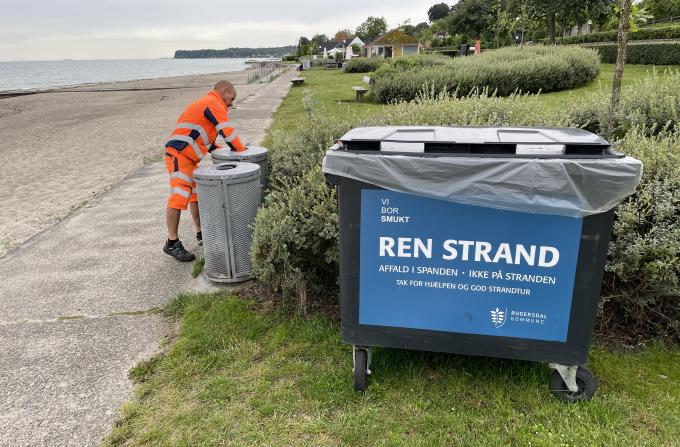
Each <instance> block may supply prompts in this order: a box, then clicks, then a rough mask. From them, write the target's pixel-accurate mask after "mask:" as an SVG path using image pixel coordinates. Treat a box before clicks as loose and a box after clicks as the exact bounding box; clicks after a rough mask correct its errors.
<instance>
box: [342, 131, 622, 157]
mask: <svg viewBox="0 0 680 447" xmlns="http://www.w3.org/2000/svg"><path fill="white" fill-rule="evenodd" d="M339 141H341V142H342V144H343V147H341V148H340V149H344V150H349V151H356V152H383V153H401V154H410V155H418V156H428V155H433V156H441V155H442V154H446V156H453V157H455V156H467V157H469V156H481V157H488V156H492V157H541V158H543V157H547V158H555V157H557V158H619V157H623V155H622V154H619V153H617V152H614V151H612V150H611V149H610V147H611V145H610V144H609V143H608V142H607V141H606V140H604V139H602V138H601V137H600V136H598V135H595V134H593V133H591V132H588V131H586V130H583V129H575V128H556V127H474V126H457V127H456V126H451V127H444V126H401V127H399V126H384V127H359V128H356V129H352V130H350V131H349V132H347V133H346V134H345V135H343V136H342V137H341V138H340V139H339Z"/></svg>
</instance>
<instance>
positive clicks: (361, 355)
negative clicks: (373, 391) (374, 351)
mask: <svg viewBox="0 0 680 447" xmlns="http://www.w3.org/2000/svg"><path fill="white" fill-rule="evenodd" d="M367 358H368V356H367V354H366V351H365V350H364V349H355V351H354V389H355V390H356V391H365V390H366V384H367V381H368V366H367V364H366V363H367Z"/></svg>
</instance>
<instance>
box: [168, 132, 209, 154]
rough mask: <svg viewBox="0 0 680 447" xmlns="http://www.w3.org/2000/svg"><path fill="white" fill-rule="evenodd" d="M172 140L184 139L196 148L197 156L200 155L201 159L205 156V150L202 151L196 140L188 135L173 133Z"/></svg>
mask: <svg viewBox="0 0 680 447" xmlns="http://www.w3.org/2000/svg"><path fill="white" fill-rule="evenodd" d="M170 139H172V140H179V141H184V142H185V143H189V144H190V145H191V148H192V149H193V150H194V152H195V153H196V156H197V157H198V159H199V160H201V159H202V158H203V152H202V151H201V148H199V147H198V144H196V142H195V141H194V139H193V138H191V137H188V136H186V135H173V136H171V137H170Z"/></svg>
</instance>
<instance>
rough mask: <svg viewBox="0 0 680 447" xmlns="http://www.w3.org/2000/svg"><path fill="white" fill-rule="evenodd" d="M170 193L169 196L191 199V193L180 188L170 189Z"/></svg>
mask: <svg viewBox="0 0 680 447" xmlns="http://www.w3.org/2000/svg"><path fill="white" fill-rule="evenodd" d="M170 193H171V194H179V195H180V196H182V197H185V198H187V199H188V198H189V197H191V193H190V192H189V191H185V190H183V189H182V188H172V189H171V190H170Z"/></svg>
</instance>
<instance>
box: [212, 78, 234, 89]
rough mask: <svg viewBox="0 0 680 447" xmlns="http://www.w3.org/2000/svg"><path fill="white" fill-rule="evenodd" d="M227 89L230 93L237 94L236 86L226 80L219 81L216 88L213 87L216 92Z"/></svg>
mask: <svg viewBox="0 0 680 447" xmlns="http://www.w3.org/2000/svg"><path fill="white" fill-rule="evenodd" d="M225 88H226V89H227V90H228V91H230V92H236V89H235V88H234V85H233V84H232V83H231V82H229V81H227V80H225V79H222V80H221V81H217V84H215V87H213V89H214V90H224V89H225Z"/></svg>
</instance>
